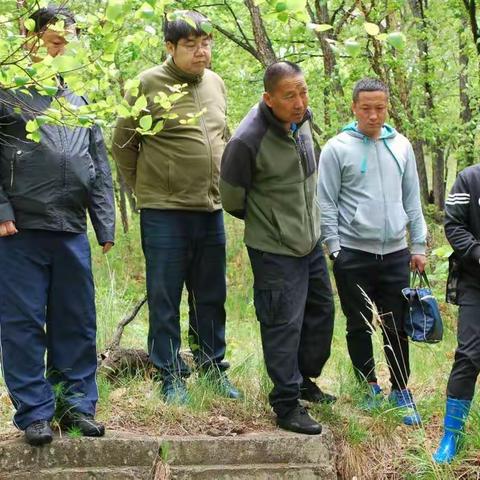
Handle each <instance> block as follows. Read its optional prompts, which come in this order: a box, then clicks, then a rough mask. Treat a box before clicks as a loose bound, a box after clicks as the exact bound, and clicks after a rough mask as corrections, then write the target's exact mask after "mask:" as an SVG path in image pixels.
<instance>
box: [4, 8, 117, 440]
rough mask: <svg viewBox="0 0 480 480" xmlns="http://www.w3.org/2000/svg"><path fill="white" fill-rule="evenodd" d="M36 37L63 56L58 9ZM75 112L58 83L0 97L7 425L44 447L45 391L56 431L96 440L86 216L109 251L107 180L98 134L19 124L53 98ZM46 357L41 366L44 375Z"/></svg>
mask: <svg viewBox="0 0 480 480" xmlns="http://www.w3.org/2000/svg"><path fill="white" fill-rule="evenodd" d="M31 18H32V19H33V20H34V21H35V32H36V35H37V36H38V38H39V39H41V41H42V43H43V45H44V47H45V49H46V50H47V52H48V53H49V54H50V55H51V56H56V55H59V54H62V53H63V50H64V48H65V45H66V43H67V42H66V39H65V35H64V34H63V33H62V32H59V31H58V29H54V28H50V27H51V26H52V25H53V24H55V23H56V22H57V21H63V22H64V26H65V28H66V29H67V31H68V30H70V29H73V28H74V19H73V17H72V15H71V14H70V13H69V12H68V11H67V10H65V9H63V8H56V7H48V8H44V9H40V10H39V11H37V12H35V13H34V14H33V15H32V17H31ZM60 97H63V98H64V99H65V100H66V101H67V102H68V103H70V104H71V105H77V106H80V105H84V104H85V100H84V99H83V98H82V97H78V96H76V95H74V94H73V93H72V92H71V91H69V89H68V88H67V87H65V86H64V85H63V82H62V81H61V80H59V84H58V92H57V93H56V95H55V97H48V96H43V95H40V94H39V93H38V92H37V91H35V90H34V89H33V88H32V89H29V91H28V92H27V93H23V92H20V91H12V90H0V265H1V272H2V273H1V275H0V347H1V348H0V353H1V360H2V367H3V376H4V379H5V383H6V385H7V388H8V391H9V394H10V398H11V400H12V403H13V405H14V407H15V409H16V413H15V416H14V423H15V425H16V426H17V427H18V428H19V429H21V430H24V431H25V437H26V440H27V442H28V443H30V444H32V445H42V444H45V443H49V442H51V441H52V430H51V428H50V421H51V419H52V417H53V415H54V413H55V397H54V390H56V391H57V392H60V393H61V395H60V399H61V402H59V401H58V400H57V410H58V409H59V407H60V414H61V419H60V423H61V426H62V427H66V428H69V427H72V426H75V427H77V428H78V429H79V430H80V431H81V432H82V433H83V434H84V435H87V436H101V435H103V434H104V431H105V429H104V426H103V425H101V424H99V423H97V422H96V421H95V420H94V414H95V406H96V402H97V399H98V392H97V386H96V382H95V373H96V367H97V358H96V348H95V344H96V316H95V302H94V285H93V278H92V269H91V257H90V245H89V243H88V239H87V235H86V211H87V210H88V212H89V215H90V218H91V220H92V224H93V226H94V229H95V232H96V235H97V239H98V242H99V244H100V245H101V246H102V247H103V252H104V253H106V252H107V251H108V250H109V249H110V248H111V246H112V245H113V240H114V230H115V214H114V201H113V190H112V178H111V172H110V168H109V165H108V160H107V154H106V150H105V146H104V143H103V138H102V134H101V132H100V130H99V129H98V128H97V127H96V126H95V127H92V128H90V129H88V128H68V127H65V126H56V125H55V126H53V125H44V126H42V127H41V132H40V133H41V140H40V142H39V143H34V142H31V141H29V140H28V139H27V138H26V135H27V132H26V123H27V122H28V121H29V120H31V119H33V118H35V117H36V116H37V115H39V114H41V113H42V112H43V111H44V110H45V109H47V108H48V107H49V106H50V105H51V104H52V103H54V102H55V101H56V100H57V98H60ZM45 352H47V365H46V369H45V361H44V357H45Z"/></svg>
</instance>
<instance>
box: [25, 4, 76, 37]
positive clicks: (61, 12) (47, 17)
mask: <svg viewBox="0 0 480 480" xmlns="http://www.w3.org/2000/svg"><path fill="white" fill-rule="evenodd" d="M30 18H31V19H32V20H33V21H34V22H35V29H34V32H35V33H40V32H43V31H44V30H46V29H47V28H48V27H49V26H50V25H55V23H57V22H59V21H61V20H63V22H64V25H65V27H70V26H72V25H75V17H74V16H73V14H72V12H70V10H68V8H65V7H63V6H62V7H59V6H57V5H49V6H48V7H45V8H40V9H39V10H37V11H36V12H34V13H32V15H30Z"/></svg>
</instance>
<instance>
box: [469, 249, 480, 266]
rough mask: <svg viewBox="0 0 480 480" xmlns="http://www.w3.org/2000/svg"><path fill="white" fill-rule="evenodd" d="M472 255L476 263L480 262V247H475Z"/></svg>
mask: <svg viewBox="0 0 480 480" xmlns="http://www.w3.org/2000/svg"><path fill="white" fill-rule="evenodd" d="M470 255H471V256H472V258H473V260H474V261H475V262H477V263H478V262H480V245H477V246H476V247H473V248H472V251H471V254H470Z"/></svg>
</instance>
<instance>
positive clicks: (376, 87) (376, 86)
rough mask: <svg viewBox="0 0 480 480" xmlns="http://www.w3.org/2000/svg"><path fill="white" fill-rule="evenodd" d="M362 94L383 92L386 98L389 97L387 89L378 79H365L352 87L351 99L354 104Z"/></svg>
mask: <svg viewBox="0 0 480 480" xmlns="http://www.w3.org/2000/svg"><path fill="white" fill-rule="evenodd" d="M362 92H385V94H386V95H387V97H388V96H389V95H390V92H389V90H388V87H387V86H386V85H385V83H383V82H382V81H381V80H379V79H378V78H369V77H365V78H362V79H361V80H359V81H358V82H357V83H356V84H355V86H354V87H353V94H352V98H353V101H354V102H356V101H357V100H358V96H359V95H360V93H362Z"/></svg>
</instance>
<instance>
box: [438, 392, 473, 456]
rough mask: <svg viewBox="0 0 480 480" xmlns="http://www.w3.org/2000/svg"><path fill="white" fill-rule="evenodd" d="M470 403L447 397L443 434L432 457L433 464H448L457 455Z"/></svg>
mask: <svg viewBox="0 0 480 480" xmlns="http://www.w3.org/2000/svg"><path fill="white" fill-rule="evenodd" d="M471 403H472V402H471V401H470V400H458V399H456V398H452V397H447V405H446V407H445V419H444V421H443V428H444V433H443V437H442V439H441V440H440V445H439V446H438V448H437V451H436V452H435V454H434V455H433V459H434V460H435V462H437V463H450V462H451V461H452V460H453V458H454V457H455V455H456V454H457V452H458V450H459V447H460V443H461V440H462V437H463V428H464V426H465V420H466V419H467V416H468V412H469V411H470V404H471Z"/></svg>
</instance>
